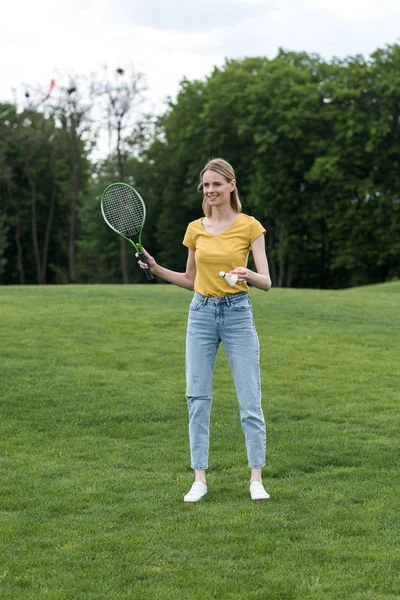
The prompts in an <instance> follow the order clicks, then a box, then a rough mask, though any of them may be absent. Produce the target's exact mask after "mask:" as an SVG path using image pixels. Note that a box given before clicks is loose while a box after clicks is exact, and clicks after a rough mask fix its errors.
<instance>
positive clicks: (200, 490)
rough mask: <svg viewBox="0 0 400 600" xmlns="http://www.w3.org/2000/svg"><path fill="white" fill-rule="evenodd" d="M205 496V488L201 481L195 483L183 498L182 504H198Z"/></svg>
mask: <svg viewBox="0 0 400 600" xmlns="http://www.w3.org/2000/svg"><path fill="white" fill-rule="evenodd" d="M206 494H207V486H206V484H205V483H202V482H201V481H195V482H194V484H193V485H192V487H191V488H190V491H189V492H188V493H187V494H186V496H185V497H184V498H183V501H184V502H198V501H199V500H201V499H202V497H203V496H205V495H206Z"/></svg>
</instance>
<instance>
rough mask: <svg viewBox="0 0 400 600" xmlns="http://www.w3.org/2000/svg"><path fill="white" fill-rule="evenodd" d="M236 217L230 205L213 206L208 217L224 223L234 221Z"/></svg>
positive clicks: (215, 221) (214, 221)
mask: <svg viewBox="0 0 400 600" xmlns="http://www.w3.org/2000/svg"><path fill="white" fill-rule="evenodd" d="M236 217H237V212H236V211H235V210H233V208H232V207H231V206H213V207H212V209H211V215H210V216H209V217H208V219H209V220H210V221H212V222H213V223H226V222H227V221H234V220H235V218H236Z"/></svg>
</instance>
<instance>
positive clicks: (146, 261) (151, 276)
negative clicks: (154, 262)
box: [139, 254, 154, 280]
mask: <svg viewBox="0 0 400 600" xmlns="http://www.w3.org/2000/svg"><path fill="white" fill-rule="evenodd" d="M139 258H140V260H141V261H142V262H144V263H146V265H148V264H149V261H148V260H147V258H146V257H145V255H144V254H139ZM143 270H144V272H145V274H146V277H147V279H149V280H150V279H154V275H153V273H152V272H151V271H150V269H143Z"/></svg>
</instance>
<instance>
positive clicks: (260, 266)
mask: <svg viewBox="0 0 400 600" xmlns="http://www.w3.org/2000/svg"><path fill="white" fill-rule="evenodd" d="M251 250H252V252H253V258H254V263H255V265H256V269H257V272H254V271H251V270H250V269H247V268H246V267H236V269H234V270H233V271H231V273H232V274H235V275H237V276H238V283H242V282H243V281H248V282H249V283H251V285H254V287H257V288H259V289H260V290H265V291H266V292H268V290H269V289H270V288H271V285H272V284H271V277H270V275H269V268H268V260H267V255H266V252H265V237H264V234H261V235H259V236H258V238H257V239H256V240H255V241H254V242H253V244H252V246H251Z"/></svg>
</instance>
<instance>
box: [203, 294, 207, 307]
mask: <svg viewBox="0 0 400 600" xmlns="http://www.w3.org/2000/svg"><path fill="white" fill-rule="evenodd" d="M207 303H208V296H206V297H205V298H204V303H203V305H204V306H205V305H206V304H207Z"/></svg>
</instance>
